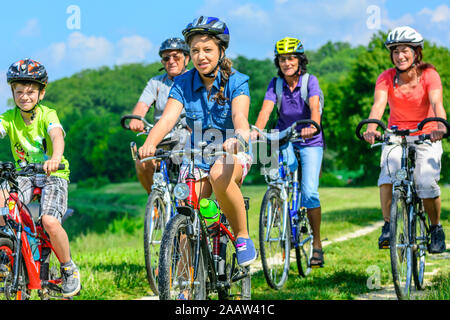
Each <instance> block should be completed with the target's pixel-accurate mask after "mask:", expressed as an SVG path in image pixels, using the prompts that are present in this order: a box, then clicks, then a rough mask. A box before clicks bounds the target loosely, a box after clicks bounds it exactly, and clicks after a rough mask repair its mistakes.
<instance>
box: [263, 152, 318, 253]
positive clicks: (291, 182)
mask: <svg viewBox="0 0 450 320" xmlns="http://www.w3.org/2000/svg"><path fill="white" fill-rule="evenodd" d="M298 170H299V169H298V168H297V169H296V170H295V171H294V172H293V173H292V176H293V177H292V179H290V177H289V175H288V173H287V169H286V168H285V165H284V157H283V153H282V152H280V153H279V155H278V176H279V179H277V180H276V181H273V182H270V181H269V182H268V186H269V187H268V188H277V189H278V190H280V196H281V199H283V216H284V217H285V219H283V221H284V222H285V223H284V224H283V231H282V235H281V236H282V240H286V238H287V236H288V235H286V229H287V226H286V221H287V219H286V218H287V217H289V221H290V224H291V234H290V235H289V236H291V241H292V243H293V244H294V247H295V248H297V247H298V246H299V245H303V244H304V243H306V242H307V241H309V240H310V239H309V238H306V239H305V240H303V241H302V243H299V242H298V239H297V228H298V225H297V223H298V210H299V207H300V199H301V191H300V187H299V182H298ZM270 215H271V212H269V216H268V220H269V221H271V219H272V217H271V216H270ZM269 232H270V229H267V234H266V240H268V237H269V234H268V233H269Z"/></svg>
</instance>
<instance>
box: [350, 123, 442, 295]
mask: <svg viewBox="0 0 450 320" xmlns="http://www.w3.org/2000/svg"><path fill="white" fill-rule="evenodd" d="M433 121H437V122H441V123H443V124H444V125H445V126H446V128H447V133H446V134H445V135H444V138H448V137H449V135H450V130H449V129H450V126H449V124H448V122H447V121H446V120H444V119H442V118H436V117H434V118H427V119H424V120H423V121H422V122H420V123H419V124H418V125H417V129H413V130H399V129H398V128H397V127H395V126H392V127H391V129H388V128H387V126H386V125H385V124H384V123H383V122H382V121H380V120H376V119H366V120H363V121H361V122H360V123H359V124H358V127H357V128H356V135H357V137H358V138H359V139H361V140H364V138H363V136H362V135H361V128H362V127H363V126H364V125H365V124H369V123H373V124H377V125H378V126H380V127H381V128H382V129H383V131H384V132H387V133H389V134H390V135H386V136H384V134H383V135H382V136H381V137H380V138H379V139H377V140H378V141H382V143H376V144H374V145H372V147H376V146H380V145H383V144H387V145H398V146H400V147H401V148H402V158H401V168H400V169H399V170H398V171H397V172H395V173H394V177H395V182H394V184H393V188H392V204H391V209H390V240H389V248H390V256H391V267H392V277H393V280H394V287H395V292H396V294H397V298H398V299H408V298H409V297H410V295H411V285H412V281H413V280H414V284H415V289H416V290H421V289H423V280H424V274H425V256H426V252H427V250H428V247H429V245H430V241H431V236H430V221H429V218H428V215H427V214H426V213H425V210H424V206H423V202H422V199H420V198H419V197H418V195H417V191H416V185H415V181H414V170H415V165H416V146H417V145H420V144H424V143H427V144H431V142H430V141H429V140H430V135H420V136H419V137H418V139H417V140H415V141H414V143H408V142H407V139H406V137H407V136H409V135H410V134H411V133H414V132H417V131H420V130H422V129H423V127H424V126H425V124H426V123H428V122H433ZM395 136H397V137H401V141H400V142H397V141H392V139H391V138H392V137H395Z"/></svg>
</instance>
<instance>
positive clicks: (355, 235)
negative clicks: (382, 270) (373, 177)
mask: <svg viewBox="0 0 450 320" xmlns="http://www.w3.org/2000/svg"><path fill="white" fill-rule="evenodd" d="M382 225H383V222H378V223H375V224H373V225H370V226H368V227H365V228H361V229H359V230H357V231H355V232H352V233H348V234H346V235H344V236H342V237H339V238H336V239H332V240H326V241H323V242H322V246H323V247H326V246H328V245H330V244H332V243H337V242H342V241H346V240H349V239H353V238H358V237H362V236H364V235H366V234H369V233H371V232H373V231H375V230H377V229H379V228H381V226H382ZM291 255H292V256H291V258H293V259H295V252H294V251H291ZM260 270H262V264H261V260H260V259H258V260H257V261H256V262H255V263H253V264H252V265H251V267H250V271H251V273H255V272H257V271H260ZM392 290H393V287H392ZM377 292H378V291H377ZM394 296H395V292H394ZM139 300H158V296H156V295H151V296H146V297H143V298H141V299H139Z"/></svg>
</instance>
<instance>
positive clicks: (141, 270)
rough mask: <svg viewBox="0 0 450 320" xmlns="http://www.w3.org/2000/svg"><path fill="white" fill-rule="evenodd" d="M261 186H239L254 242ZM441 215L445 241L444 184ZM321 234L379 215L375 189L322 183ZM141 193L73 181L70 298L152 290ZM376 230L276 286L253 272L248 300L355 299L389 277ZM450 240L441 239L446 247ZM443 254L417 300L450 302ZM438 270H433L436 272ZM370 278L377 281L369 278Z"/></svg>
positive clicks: (449, 209) (333, 247) (432, 261)
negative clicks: (73, 287)
mask: <svg viewBox="0 0 450 320" xmlns="http://www.w3.org/2000/svg"><path fill="white" fill-rule="evenodd" d="M265 190H266V187H265V186H244V187H243V193H244V194H245V195H246V196H248V197H250V199H251V200H250V213H249V224H250V235H251V237H252V238H253V239H254V240H255V244H258V219H259V209H260V203H261V199H262V196H263V194H264V192H265ZM442 191H443V196H442V200H443V201H442V217H441V223H442V224H443V225H444V227H445V231H446V235H447V239H448V238H450V189H449V188H442ZM320 195H321V202H322V208H323V221H322V229H321V230H322V237H323V239H325V238H327V239H328V241H331V242H332V241H333V239H336V238H339V237H341V236H343V235H345V234H348V233H351V232H354V231H356V230H358V229H361V228H363V227H366V226H370V225H372V224H373V223H375V222H379V221H380V220H381V213H380V210H379V203H378V202H379V200H378V189H377V188H376V187H364V188H321V189H320ZM146 198H147V197H146V195H145V193H144V192H143V191H142V188H141V187H140V186H139V185H138V184H137V183H123V184H111V185H107V186H105V187H102V188H97V189H78V188H76V186H75V185H73V186H71V189H70V195H69V199H70V200H69V205H70V206H71V207H72V208H75V209H76V214H75V215H74V216H73V217H72V218H71V219H70V220H68V221H67V224H66V225H65V228H66V230H68V233H69V236H70V239H71V250H72V255H73V259H74V261H75V262H76V263H77V264H78V265H79V266H80V269H81V278H82V284H83V290H82V292H81V295H80V296H78V297H76V299H83V300H110V299H139V298H141V297H144V296H148V295H152V292H151V291H150V288H149V285H148V283H147V280H146V275H145V264H144V252H143V217H144V207H145V203H146ZM379 232H380V230H379V229H377V230H376V231H374V232H372V233H370V234H367V235H365V236H362V237H359V238H355V239H351V240H347V241H342V242H337V243H331V244H330V245H328V246H327V247H326V248H325V268H322V269H319V270H313V272H312V274H311V275H310V277H308V278H306V279H304V278H300V277H299V276H298V273H297V269H296V267H295V260H291V270H290V274H289V280H288V282H287V284H286V285H285V287H284V288H283V289H282V290H280V291H275V290H272V289H269V287H268V285H267V284H266V282H265V279H264V275H263V273H262V271H257V272H256V273H255V274H254V275H253V277H252V298H253V299H257V300H258V299H274V300H278V299H301V300H305V299H326V300H330V299H332V300H348V299H357V298H358V297H359V296H360V295H362V294H367V293H370V292H375V291H376V290H377V289H380V288H383V287H385V286H389V285H390V284H391V282H392V279H391V271H390V261H389V251H388V250H378V249H377V238H378V236H379ZM449 247H450V245H449V244H448V242H447V248H449ZM449 252H450V250H447V252H446V253H444V254H443V255H438V256H430V255H428V256H427V272H429V271H431V270H435V273H434V274H433V275H429V276H427V280H430V281H433V282H432V283H431V285H429V286H428V289H427V290H426V291H425V296H423V297H422V299H426V298H430V299H450V292H449V286H450V284H449V278H450V273H449V268H448V266H449V264H448V262H449V260H448V258H449ZM436 270H437V271H436ZM374 275H375V276H376V278H375V279H376V280H378V279H379V282H377V281H375V282H374V281H373V279H374Z"/></svg>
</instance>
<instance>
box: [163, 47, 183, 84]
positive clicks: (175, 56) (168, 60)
mask: <svg viewBox="0 0 450 320" xmlns="http://www.w3.org/2000/svg"><path fill="white" fill-rule="evenodd" d="M188 62H189V58H188V57H185V55H184V54H183V52H182V51H180V50H167V51H164V52H163V53H162V58H161V63H162V64H163V65H164V68H165V69H166V72H167V74H168V75H169V76H170V77H172V78H173V77H176V76H178V75H180V74H181V73H182V72H183V69H184V68H185V66H186V64H187V63H188Z"/></svg>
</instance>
